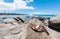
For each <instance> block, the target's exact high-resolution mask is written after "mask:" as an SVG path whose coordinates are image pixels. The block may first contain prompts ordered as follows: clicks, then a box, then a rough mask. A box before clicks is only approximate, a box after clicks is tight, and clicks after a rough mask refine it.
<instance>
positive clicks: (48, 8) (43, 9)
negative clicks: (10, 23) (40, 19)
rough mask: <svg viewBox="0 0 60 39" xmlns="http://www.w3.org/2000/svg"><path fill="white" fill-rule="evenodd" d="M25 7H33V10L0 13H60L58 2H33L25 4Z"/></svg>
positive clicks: (36, 0)
mask: <svg viewBox="0 0 60 39" xmlns="http://www.w3.org/2000/svg"><path fill="white" fill-rule="evenodd" d="M3 1H4V2H5V3H13V2H14V0H3ZM17 1H18V0H17ZM23 1H25V0H23ZM27 6H32V7H34V9H15V10H2V11H0V12H3V11H6V12H15V13H35V12H36V13H37V12H40V13H60V0H33V2H30V3H27Z"/></svg>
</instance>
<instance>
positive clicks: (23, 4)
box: [0, 0, 34, 10]
mask: <svg viewBox="0 0 60 39" xmlns="http://www.w3.org/2000/svg"><path fill="white" fill-rule="evenodd" d="M27 1H28V2H33V0H25V1H23V0H14V2H13V3H6V2H4V1H3V0H0V10H15V9H34V7H32V6H27V3H28V2H27Z"/></svg>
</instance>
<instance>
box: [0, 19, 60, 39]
mask: <svg viewBox="0 0 60 39" xmlns="http://www.w3.org/2000/svg"><path fill="white" fill-rule="evenodd" d="M27 21H28V20H27ZM35 22H37V23H40V22H39V20H38V19H37V20H36V19H31V20H30V21H29V22H27V23H21V24H18V23H17V22H16V23H15V22H13V25H12V24H10V23H9V24H5V23H1V24H0V39H60V33H58V32H56V31H54V30H52V29H50V28H48V27H47V26H45V29H46V30H47V32H48V33H49V35H47V33H46V32H36V31H34V30H32V29H31V27H30V26H29V25H30V23H35Z"/></svg>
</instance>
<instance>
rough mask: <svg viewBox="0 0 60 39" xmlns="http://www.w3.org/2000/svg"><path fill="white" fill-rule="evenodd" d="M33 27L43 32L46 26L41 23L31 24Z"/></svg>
mask: <svg viewBox="0 0 60 39" xmlns="http://www.w3.org/2000/svg"><path fill="white" fill-rule="evenodd" d="M31 28H32V29H33V30H36V31H38V32H43V31H44V27H43V26H42V25H40V24H31Z"/></svg>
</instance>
